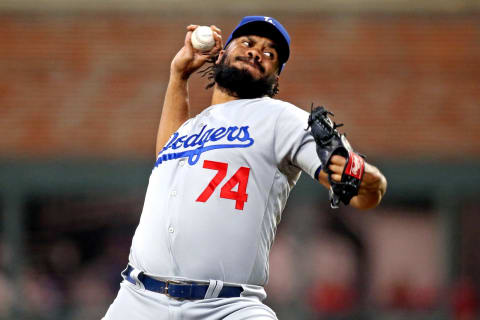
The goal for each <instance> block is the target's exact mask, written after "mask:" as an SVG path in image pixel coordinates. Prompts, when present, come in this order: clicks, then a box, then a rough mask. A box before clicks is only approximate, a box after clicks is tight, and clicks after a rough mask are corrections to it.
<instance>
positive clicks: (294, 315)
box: [0, 194, 479, 320]
mask: <svg viewBox="0 0 480 320" xmlns="http://www.w3.org/2000/svg"><path fill="white" fill-rule="evenodd" d="M142 202H143V198H142V196H141V195H140V194H133V195H130V196H122V197H110V196H106V197H78V196H62V197H52V196H49V197H36V198H31V199H29V200H28V201H27V202H26V208H25V209H26V212H27V218H26V227H25V228H26V229H25V236H24V239H23V241H24V244H25V250H24V252H23V255H24V257H23V259H24V261H25V263H24V264H23V265H21V266H18V272H19V274H21V277H20V280H17V282H19V283H14V282H13V281H12V279H10V276H9V274H8V272H6V271H5V270H1V269H0V319H13V318H12V314H16V315H17V316H16V317H18V315H20V317H21V319H39V320H40V319H42V320H43V319H45V320H47V319H52V320H53V319H69V320H77V319H101V317H102V316H103V315H104V313H105V312H106V310H107V308H108V306H109V304H110V303H111V302H112V301H113V299H114V298H115V295H116V293H117V290H118V289H119V283H120V281H121V277H120V272H121V271H122V269H123V268H124V267H125V265H126V263H127V261H128V253H129V248H130V241H131V238H132V236H133V234H134V232H135V227H136V225H137V223H138V219H139V216H140V213H141V207H142ZM472 210H473V209H472ZM464 215H465V216H467V217H468V216H473V214H469V213H468V210H467V213H465V214H464ZM282 219H283V221H282V223H281V224H280V227H279V230H278V232H277V239H276V241H275V244H274V247H273V250H272V253H271V258H270V279H269V283H268V285H267V293H268V298H267V301H266V303H267V304H268V305H270V306H271V307H272V308H273V309H274V310H275V311H276V312H277V314H278V316H279V318H280V319H331V320H342V319H455V320H471V319H478V318H479V295H478V294H479V292H478V289H479V288H478V279H476V277H477V276H478V274H477V273H476V272H475V268H476V264H475V262H473V263H472V262H471V261H472V260H475V259H477V257H471V255H472V254H473V255H475V252H476V251H477V250H474V249H468V248H466V249H464V250H463V251H462V252H464V253H465V252H466V253H465V254H469V255H470V256H469V257H468V258H465V257H463V258H462V257H460V259H462V261H467V262H465V263H464V262H462V263H461V266H460V275H459V276H458V278H457V279H454V280H453V281H450V283H449V281H447V280H445V275H444V273H443V271H442V269H443V268H444V267H443V266H442V263H441V259H442V253H441V251H442V248H441V246H440V247H437V244H436V243H438V241H437V240H438V239H439V238H438V237H439V232H438V230H436V226H435V224H434V223H432V222H434V221H435V219H436V214H435V212H434V211H432V210H431V209H429V208H426V209H422V210H418V208H417V209H411V210H410V211H409V209H408V208H402V207H395V206H393V207H389V206H386V208H382V209H376V210H375V211H373V212H371V213H365V212H361V213H358V212H355V211H350V210H349V209H340V210H337V211H332V210H330V209H328V206H327V205H326V204H325V203H321V204H298V203H293V204H292V205H288V206H287V209H286V210H285V212H284V215H283V218H282ZM465 222H466V224H467V227H465V228H466V229H467V231H466V235H467V239H466V240H465V241H468V242H469V243H471V241H472V240H475V239H468V235H469V234H471V232H470V231H468V228H469V226H471V225H472V224H471V222H472V221H470V220H468V219H466V221H465ZM402 230H403V231H408V232H403V233H402ZM402 234H403V235H404V236H405V237H406V238H410V239H406V238H404V239H401V235H402ZM473 237H474V236H473ZM422 239H423V240H422ZM429 239H430V240H429ZM419 240H420V241H419ZM409 243H411V244H413V245H409ZM465 243H466V242H465ZM477 243H478V242H477ZM415 244H417V245H415ZM466 246H467V247H468V245H466ZM470 246H472V244H471V245H470ZM473 246H474V245H473ZM422 247H423V249H422ZM439 249H440V250H439ZM8 250H9V248H8V246H6V245H5V244H4V243H0V253H1V257H3V258H2V259H5V257H8V256H9V254H10V253H8V252H7V251H8ZM429 250H430V251H431V252H430V253H429ZM469 250H470V253H468V251H469ZM438 251H440V252H438ZM472 252H473V253H472ZM429 255H431V257H429V258H428V257H427V258H425V256H429ZM462 255H463V253H462V254H461V255H460V256H462ZM382 261H383V262H382ZM385 261H388V262H385ZM469 261H470V262H469ZM3 262H4V263H3V264H2V265H5V262H7V263H8V261H5V260H4V261H3ZM469 263H470V265H469ZM435 264H437V265H435ZM395 266H398V268H397V267H395ZM17 286H20V290H17V291H15V290H13V288H17ZM16 292H17V293H16ZM18 292H20V296H18ZM12 310H16V312H17V313H12ZM18 310H20V311H18ZM18 312H20V313H18Z"/></svg>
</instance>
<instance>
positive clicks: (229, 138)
mask: <svg viewBox="0 0 480 320" xmlns="http://www.w3.org/2000/svg"><path fill="white" fill-rule="evenodd" d="M206 127H207V126H206V125H205V126H203V127H202V129H201V130H200V132H199V133H195V134H192V135H184V136H180V135H179V133H178V132H175V133H174V134H173V136H172V138H171V139H170V141H169V142H168V143H167V145H166V146H165V147H163V149H162V151H160V153H159V154H158V158H157V161H156V162H155V168H156V167H158V166H159V165H160V164H161V163H162V162H163V161H168V160H173V159H178V158H187V157H188V163H189V164H190V165H194V164H196V163H197V162H198V160H199V159H200V156H201V154H202V153H203V152H206V151H210V150H215V149H222V148H248V147H250V146H251V145H252V144H253V142H254V140H253V138H251V137H250V133H249V132H248V126H243V127H236V126H233V127H228V128H225V127H220V128H217V129H215V128H210V129H207V130H206ZM235 142H238V143H235ZM179 148H183V149H188V150H183V151H180V152H171V153H167V152H168V151H169V150H170V149H171V150H172V151H173V150H176V149H179Z"/></svg>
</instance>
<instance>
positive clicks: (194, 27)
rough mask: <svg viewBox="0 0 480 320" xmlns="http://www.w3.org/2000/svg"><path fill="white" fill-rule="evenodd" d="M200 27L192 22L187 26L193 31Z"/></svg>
mask: <svg viewBox="0 0 480 320" xmlns="http://www.w3.org/2000/svg"><path fill="white" fill-rule="evenodd" d="M197 28H198V24H191V25H188V26H187V30H188V31H193V30H195V29H197Z"/></svg>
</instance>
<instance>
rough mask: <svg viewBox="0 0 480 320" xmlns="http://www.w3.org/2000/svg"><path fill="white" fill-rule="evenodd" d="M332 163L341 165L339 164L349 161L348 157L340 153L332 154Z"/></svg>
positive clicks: (342, 164)
mask: <svg viewBox="0 0 480 320" xmlns="http://www.w3.org/2000/svg"><path fill="white" fill-rule="evenodd" d="M330 163H331V164H334V165H339V166H342V167H343V166H345V164H346V163H347V159H345V158H344V157H342V156H339V155H334V156H332V158H331V159H330Z"/></svg>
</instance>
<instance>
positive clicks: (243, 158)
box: [129, 98, 321, 286]
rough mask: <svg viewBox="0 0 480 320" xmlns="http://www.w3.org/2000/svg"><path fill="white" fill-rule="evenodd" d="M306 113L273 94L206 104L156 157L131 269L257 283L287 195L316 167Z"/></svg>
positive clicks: (264, 275)
mask: <svg viewBox="0 0 480 320" xmlns="http://www.w3.org/2000/svg"><path fill="white" fill-rule="evenodd" d="M307 119H308V113H307V112H306V111H304V110H301V109H299V108H297V107H295V106H294V105H292V104H289V103H287V102H284V101H280V100H275V99H271V98H258V99H240V100H234V101H231V102H227V103H223V104H218V105H213V106H210V107H209V108H207V109H205V110H204V111H202V112H201V113H200V114H199V115H197V116H196V117H194V118H192V119H189V120H188V121H186V122H185V123H184V124H183V125H182V126H181V127H180V128H179V129H178V131H177V132H176V133H175V134H173V135H172V137H171V138H170V140H169V141H168V143H167V144H166V145H165V147H164V148H163V150H162V151H161V152H160V154H159V156H158V158H157V161H156V163H155V166H154V168H153V171H152V174H151V176H150V181H149V185H148V190H147V194H146V198H145V204H144V207H143V212H142V216H141V218H140V223H139V225H138V227H137V230H136V232H135V236H134V238H133V243H132V247H131V251H130V258H129V259H130V263H131V264H132V265H133V266H135V267H136V268H139V269H141V270H143V271H145V272H146V273H147V274H150V275H154V276H158V277H161V278H185V279H191V280H207V281H208V280H209V279H214V280H221V281H224V282H226V283H238V284H250V285H258V286H263V285H265V284H266V282H267V280H268V257H269V252H270V247H271V245H272V242H273V240H274V237H275V232H276V229H277V225H278V223H279V222H280V218H281V214H282V211H283V209H284V207H285V204H286V201H287V198H288V195H289V193H290V191H291V189H292V188H293V186H294V185H295V183H296V182H297V180H298V178H299V177H300V173H301V171H302V170H303V171H305V172H307V173H308V174H309V175H310V176H312V177H314V176H315V173H316V172H318V171H317V170H318V169H319V168H320V165H321V163H320V160H319V159H318V157H317V154H316V151H315V148H316V145H315V142H314V140H313V138H312V136H311V135H310V134H309V132H308V131H306V130H305V129H306V127H307Z"/></svg>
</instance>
